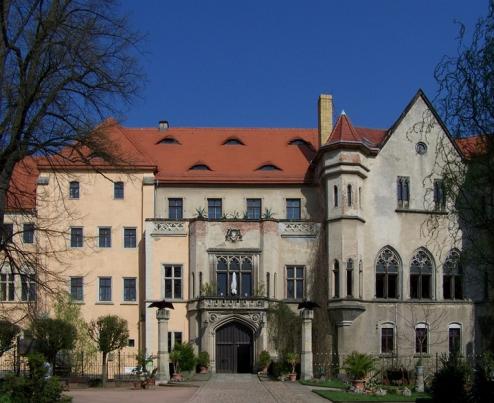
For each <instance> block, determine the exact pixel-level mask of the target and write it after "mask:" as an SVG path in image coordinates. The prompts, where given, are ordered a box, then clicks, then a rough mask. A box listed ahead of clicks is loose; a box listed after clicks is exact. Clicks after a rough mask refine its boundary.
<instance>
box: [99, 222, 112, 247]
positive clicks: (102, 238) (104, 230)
mask: <svg viewBox="0 0 494 403" xmlns="http://www.w3.org/2000/svg"><path fill="white" fill-rule="evenodd" d="M98 242H99V247H100V248H111V228H110V227H100V228H99V236H98Z"/></svg>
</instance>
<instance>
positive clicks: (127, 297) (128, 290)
mask: <svg viewBox="0 0 494 403" xmlns="http://www.w3.org/2000/svg"><path fill="white" fill-rule="evenodd" d="M136 290H137V287H136V279H135V277H130V278H124V279H123V300H124V301H125V302H134V301H136V294H137V292H136Z"/></svg>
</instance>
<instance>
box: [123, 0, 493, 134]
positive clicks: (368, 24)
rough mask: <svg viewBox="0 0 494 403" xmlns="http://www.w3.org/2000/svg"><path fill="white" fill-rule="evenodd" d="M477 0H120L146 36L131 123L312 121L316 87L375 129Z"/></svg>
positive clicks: (483, 4) (428, 85)
mask: <svg viewBox="0 0 494 403" xmlns="http://www.w3.org/2000/svg"><path fill="white" fill-rule="evenodd" d="M487 6H488V0H469V1H466V0H413V1H410V0H345V1H336V0H305V1H302V0H264V1H258V0H248V1H239V0H196V1H192V0H177V1H171V0H140V1H134V0H122V9H123V11H124V12H126V13H129V17H130V20H131V24H132V25H133V26H134V27H135V28H136V29H138V30H140V31H141V32H143V33H145V34H146V39H145V40H144V42H143V44H142V49H143V52H144V53H143V55H142V56H141V60H142V63H143V66H144V70H145V74H146V75H147V81H146V83H144V89H143V90H142V91H141V93H140V94H139V97H138V98H137V99H136V100H135V101H134V102H133V104H132V105H131V107H130V108H128V109H127V110H126V111H125V116H124V119H123V123H124V125H126V126H131V127H148V126H155V125H157V122H158V121H159V120H161V119H165V120H168V121H169V122H170V125H172V126H175V127H184V126H191V127H192V126H196V127H211V126H213V127H214V126H221V127H316V126H317V98H318V96H319V94H320V93H330V94H332V95H333V97H334V103H335V110H336V112H337V114H339V113H340V112H341V110H342V109H344V110H345V112H346V113H347V114H348V115H349V116H350V118H351V120H352V122H353V123H354V124H355V125H357V126H367V127H375V128H387V127H389V126H390V125H391V124H392V123H393V122H394V120H395V119H396V118H397V117H398V116H399V114H400V113H401V111H402V110H403V108H404V107H405V105H406V104H407V103H408V101H409V100H410V98H411V97H412V96H413V95H414V94H415V92H416V90H417V89H418V88H422V89H424V91H425V92H426V94H427V95H428V96H429V98H431V99H433V98H434V96H435V93H436V89H437V85H436V83H435V81H434V77H433V73H434V67H435V66H436V65H437V63H438V62H439V61H440V59H441V57H442V56H444V55H452V54H454V53H455V49H456V46H457V43H456V39H455V38H456V37H457V34H458V25H457V24H455V20H459V21H462V22H463V23H464V24H465V25H466V26H467V28H468V29H471V28H472V27H473V25H474V23H475V21H476V20H477V19H478V17H480V16H484V15H486V13H487Z"/></svg>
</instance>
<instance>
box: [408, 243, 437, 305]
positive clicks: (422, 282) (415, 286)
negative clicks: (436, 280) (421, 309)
mask: <svg viewBox="0 0 494 403" xmlns="http://www.w3.org/2000/svg"><path fill="white" fill-rule="evenodd" d="M432 271H433V265H432V259H431V257H430V255H429V254H428V253H427V252H426V251H425V250H423V249H419V250H418V251H417V253H415V256H414V257H413V258H412V261H411V263H410V298H417V299H422V298H431V296H432Z"/></svg>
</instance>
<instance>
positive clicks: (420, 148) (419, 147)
mask: <svg viewBox="0 0 494 403" xmlns="http://www.w3.org/2000/svg"><path fill="white" fill-rule="evenodd" d="M415 151H416V152H417V154H419V155H424V154H425V153H426V152H427V145H426V144H425V143H423V142H421V141H419V142H418V143H417V144H415Z"/></svg>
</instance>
